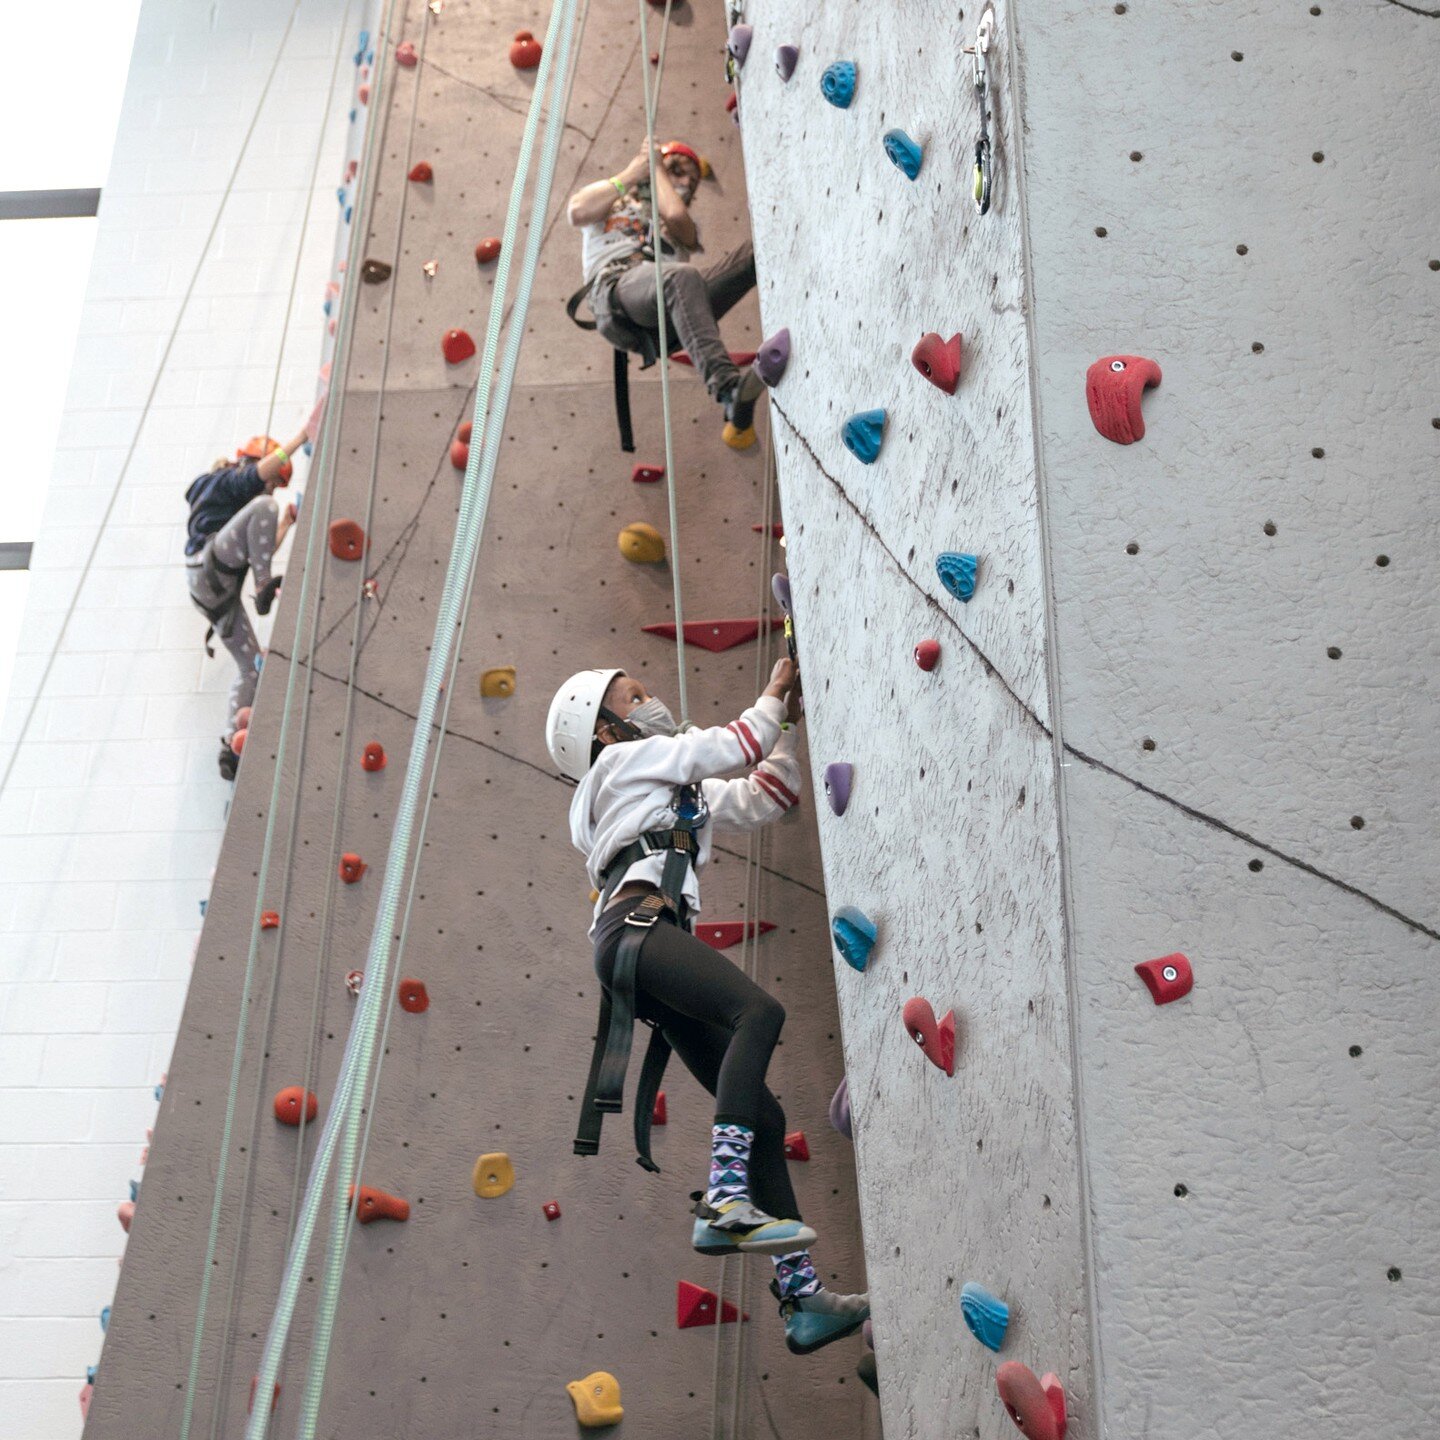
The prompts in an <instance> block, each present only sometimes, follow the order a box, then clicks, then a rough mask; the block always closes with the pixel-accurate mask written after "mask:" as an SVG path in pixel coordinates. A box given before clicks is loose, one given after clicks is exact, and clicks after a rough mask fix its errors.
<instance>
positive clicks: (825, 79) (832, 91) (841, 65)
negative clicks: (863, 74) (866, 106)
mask: <svg viewBox="0 0 1440 1440" xmlns="http://www.w3.org/2000/svg"><path fill="white" fill-rule="evenodd" d="M820 90H821V93H822V94H823V95H824V96H825V98H826V99H827V100H828V101H829V102H830V103H831V104H832V105H834V106H835V107H836V109H838V110H848V109H849V108H850V102H851V101H852V100H853V99H854V98H855V62H854V61H853V60H836V61H835V62H834V64H832V65H827V66H826V67H825V73H824V74H823V75H821V77H820Z"/></svg>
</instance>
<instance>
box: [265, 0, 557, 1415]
mask: <svg viewBox="0 0 1440 1440" xmlns="http://www.w3.org/2000/svg"><path fill="white" fill-rule="evenodd" d="M575 3H576V0H558V3H557V5H556V7H555V9H554V10H553V11H552V14H551V17H550V26H549V31H548V33H547V37H546V44H545V46H544V48H543V51H542V60H541V65H540V69H539V73H538V75H537V83H536V89H535V94H534V97H533V100H532V104H531V109H530V112H529V115H528V117H527V122H526V130H525V136H524V139H523V140H522V143H521V151H520V160H519V163H518V165H517V171H516V180H515V185H514V188H513V189H512V195H511V203H510V208H509V211H508V212H507V216H506V226H505V238H504V241H503V242H502V249H501V260H502V263H501V268H500V270H499V272H497V276H496V284H495V293H494V295H493V297H492V305H491V313H490V324H489V330H488V334H487V340H486V348H485V358H484V361H483V362H482V369H481V380H480V384H479V387H478V389H477V396H476V406H475V414H476V426H477V428H480V429H481V431H482V433H483V434H484V438H485V445H484V450H483V458H482V454H481V452H480V448H479V447H478V446H474V445H472V448H471V454H470V463H469V465H468V466H467V470H466V477H465V486H464V491H463V493H462V499H461V506H460V517H459V520H458V521H457V525H456V531H455V535H454V540H453V543H452V549H451V556H450V563H449V566H448V567H447V571H446V580H445V587H444V592H443V594H442V597H441V601H440V609H439V614H438V616H437V620H436V627H435V640H434V643H433V645H432V647H431V652H430V659H429V661H428V663H427V667H426V674H425V681H424V684H423V686H422V690H421V696H420V705H419V712H418V714H417V717H416V724H415V730H414V734H413V737H412V742H411V750H410V756H409V759H408V761H407V765H406V772H405V781H404V789H403V792H402V796H401V799H400V804H399V806H398V808H397V814H396V820H395V826H394V830H393V832H392V843H391V849H390V853H389V855H388V857H387V860H386V865H385V874H384V879H383V882H382V890H381V896H380V901H379V905H378V914H377V920H376V925H375V929H374V932H373V934H372V937H371V942H370V949H369V954H368V956H367V963H366V972H365V973H366V983H365V986H364V988H363V990H362V992H361V1005H360V1008H359V1010H358V1011H357V1014H356V1017H355V1020H354V1022H353V1024H352V1027H351V1031H350V1035H349V1038H348V1040H347V1044H346V1050H345V1055H344V1057H343V1059H342V1064H341V1075H340V1079H339V1082H338V1084H337V1087H336V1091H335V1095H334V1099H333V1101H332V1105H331V1109H330V1113H329V1115H328V1116H327V1119H326V1124H325V1127H324V1130H323V1132H322V1135H321V1138H320V1141H319V1144H318V1147H317V1153H316V1157H315V1161H314V1163H313V1166H312V1169H311V1173H310V1178H309V1182H308V1184H307V1188H306V1195H305V1202H304V1205H303V1207H302V1213H301V1218H300V1222H299V1225H298V1227H297V1230H296V1234H295V1238H294V1241H293V1243H292V1245H291V1251H290V1255H289V1258H288V1260H287V1263H286V1269H285V1274H284V1277H283V1279H282V1284H281V1291H280V1296H279V1301H278V1303H277V1307H276V1311H275V1316H274V1318H273V1319H272V1322H271V1326H270V1331H269V1334H268V1336H267V1339H266V1344H265V1352H264V1356H263V1358H262V1362H261V1370H260V1375H259V1378H258V1381H257V1393H259V1394H261V1395H266V1394H269V1393H271V1390H272V1387H273V1385H274V1383H275V1377H276V1374H277V1373H278V1368H279V1360H280V1354H281V1351H282V1350H283V1347H284V1343H285V1339H286V1337H287V1336H288V1333H289V1328H290V1325H291V1323H292V1321H293V1318H294V1310H295V1305H296V1301H297V1299H298V1293H299V1287H300V1284H301V1279H302V1274H303V1270H304V1267H305V1261H306V1258H307V1256H308V1253H309V1250H310V1246H311V1243H312V1241H313V1238H314V1230H315V1226H316V1222H317V1219H318V1211H319V1206H320V1201H321V1199H322V1197H323V1191H324V1187H325V1184H326V1183H327V1181H328V1179H329V1172H330V1169H331V1167H332V1164H333V1163H334V1161H335V1157H336V1151H337V1149H340V1146H341V1139H342V1134H343V1138H344V1149H343V1151H342V1152H341V1170H340V1173H339V1174H338V1176H337V1211H341V1210H342V1207H343V1215H344V1222H345V1223H344V1224H343V1225H340V1226H339V1227H338V1235H339V1236H340V1237H341V1243H340V1244H339V1246H338V1247H337V1246H335V1245H334V1244H333V1243H332V1251H331V1257H330V1264H329V1265H328V1266H327V1277H326V1279H327V1289H329V1290H330V1291H331V1299H330V1301H329V1304H328V1309H329V1317H328V1321H326V1309H327V1305H326V1302H325V1298H324V1294H323V1292H322V1310H321V1316H320V1321H321V1322H325V1323H328V1325H329V1327H330V1328H331V1329H333V1313H334V1312H333V1306H334V1302H335V1300H336V1299H338V1275H339V1273H340V1269H341V1268H343V1259H344V1247H345V1243H346V1239H345V1238H344V1237H347V1236H348V1224H349V1223H351V1218H350V1217H351V1211H350V1210H349V1207H348V1204H347V1200H348V1188H349V1181H350V1180H351V1178H352V1177H353V1174H354V1173H355V1151H356V1145H357V1138H358V1121H359V1114H360V1101H361V1096H360V1094H359V1093H357V1090H363V1086H364V1079H363V1077H365V1076H367V1075H368V1074H369V1073H370V1069H371V1063H372V1060H373V1058H374V1044H375V1035H376V1031H377V1029H378V1028H379V1020H380V1010H381V1008H382V1004H383V1003H384V1002H385V1000H386V999H387V998H388V999H390V1000H391V1001H392V1003H393V997H391V996H390V995H389V986H388V971H389V965H390V961H391V947H390V937H391V935H392V934H393V927H394V923H395V919H396V909H397V904H398V900H399V890H400V886H401V883H402V879H403V875H404V871H405V867H406V864H407V862H408V857H409V854H410V851H411V845H412V839H414V840H415V842H416V854H417V856H418V853H419V845H420V841H422V840H423V833H422V835H421V836H420V837H418V838H417V837H415V836H414V818H415V812H416V809H417V806H418V801H419V788H420V785H421V783H422V777H423V776H424V773H425V769H426V763H425V762H426V753H427V750H428V747H429V744H430V736H431V732H432V730H433V728H434V721H435V712H436V708H437V703H438V695H439V686H440V683H441V679H442V677H443V675H444V674H445V673H446V672H447V671H448V670H449V668H450V662H451V655H452V653H454V652H453V640H454V636H455V634H456V631H457V629H458V627H459V622H460V620H461V618H462V617H461V616H460V614H459V610H458V607H459V600H460V592H461V590H462V589H465V590H466V591H467V593H468V581H467V574H468V567H469V566H473V564H474V561H475V558H476V555H477V553H478V546H479V541H480V537H481V534H482V532H483V526H484V520H485V515H486V511H487V509H488V503H489V494H490V489H491V485H492V482H493V478H494V471H495V467H496V461H497V459H498V452H499V445H500V442H501V439H502V438H503V417H504V407H505V404H506V402H507V401H508V397H509V393H510V389H511V387H512V386H513V380H514V373H515V369H516V365H517V363H518V357H519V346H520V343H521V340H522V339H523V332H524V319H525V313H526V307H527V306H528V299H529V287H530V286H531V285H532V284H533V278H534V271H535V270H536V268H538V245H539V239H540V236H539V233H538V230H539V228H540V227H538V226H532V228H534V229H535V230H536V232H537V233H536V234H535V238H534V243H533V245H532V246H531V247H528V248H527V256H526V266H525V271H526V273H525V274H524V276H523V277H522V280H521V282H520V291H521V295H520V298H517V301H516V305H515V308H514V311H513V313H512V315H511V329H510V336H509V340H510V343H509V347H508V349H507V354H506V357H505V365H504V368H503V370H502V373H501V376H500V379H499V385H498V392H499V393H498V397H497V399H496V401H495V403H494V405H493V407H492V406H491V404H490V389H491V378H492V376H493V373H494V360H495V354H496V350H497V348H498V342H499V327H500V323H501V319H502V315H503V308H504V303H503V302H504V289H505V286H506V285H507V284H508V264H507V261H506V257H508V256H509V254H510V253H511V250H512V246H513V242H514V238H515V234H516V231H517V229H518V223H519V209H520V204H521V200H522V198H523V191H524V183H525V178H526V175H527V174H528V168H529V164H530V158H531V155H532V153H533V150H534V144H535V135H536V131H537V129H538V123H539V116H540V112H541V109H542V106H543V103H544V99H545V96H546V94H547V93H548V91H549V90H550V86H551V80H550V74H551V70H552V64H551V56H552V54H553V53H554V51H555V46H556V41H557V39H561V44H560V46H559V49H560V54H561V57H562V64H561V66H560V67H559V72H558V73H559V75H560V76H561V77H562V79H563V78H565V77H566V76H567V75H568V72H569V63H568V62H569V47H570V40H571V37H572V35H573V29H574V26H573V21H574V12H575ZM561 37H563V39H562V38H561ZM570 78H573V77H570ZM556 91H557V94H562V93H563V94H564V95H565V96H566V97H567V98H568V86H565V87H564V88H563V89H562V86H561V85H560V83H559V82H557V84H556ZM562 127H563V108H562V107H561V105H560V104H558V103H555V104H552V106H551V108H550V115H549V119H548V122H547V131H546V146H545V156H544V159H543V160H542V165H541V171H540V176H539V179H538V180H537V184H536V197H535V204H536V207H537V213H539V214H541V215H542V216H543V211H544V207H545V206H546V205H547V204H548V199H549V194H550V190H551V188H552V186H553V179H554V168H555V159H556V157H557V156H558V150H559V142H560V137H561V134H562ZM532 251H533V253H532ZM491 408H493V411H494V421H493V424H492V425H491V426H490V427H489V428H488V429H486V428H485V427H484V421H485V418H486V415H487V412H488V411H489V410H490V409H491ZM427 814H428V809H427ZM367 1134H368V1130H367ZM347 1172H349V1173H347ZM338 1219H339V1215H338V1214H337V1220H338ZM316 1328H317V1337H319V1336H320V1330H321V1324H320V1323H319V1322H317V1327H316ZM328 1343H329V1335H328V1333H327V1334H326V1335H325V1336H324V1337H323V1345H324V1347H325V1348H322V1347H321V1342H320V1339H319V1338H317V1350H318V1352H319V1353H318V1358H317V1361H316V1363H315V1365H314V1366H313V1367H312V1375H315V1374H318V1376H319V1379H320V1381H321V1382H322V1383H323V1375H324V1365H325V1354H326V1348H328ZM318 1401H319V1390H318V1386H317V1385H315V1384H312V1383H311V1382H307V1389H306V1397H305V1405H304V1411H303V1413H302V1417H301V1425H300V1431H299V1433H300V1434H301V1435H302V1436H307V1437H308V1436H311V1435H313V1433H314V1426H315V1423H316V1420H317V1418H318ZM267 1424H268V1407H266V1406H265V1405H263V1404H262V1405H260V1406H258V1407H256V1411H255V1413H253V1414H252V1416H251V1419H250V1423H249V1425H248V1426H247V1430H246V1435H247V1440H261V1437H263V1435H264V1433H265V1429H266V1426H267Z"/></svg>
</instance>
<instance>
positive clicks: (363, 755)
mask: <svg viewBox="0 0 1440 1440" xmlns="http://www.w3.org/2000/svg"><path fill="white" fill-rule="evenodd" d="M360 768H361V769H362V770H383V769H384V768H385V747H384V746H383V745H382V744H381V743H380V742H379V741H378V740H372V741H370V743H369V744H368V745H366V747H365V748H364V750H362V751H361V752H360Z"/></svg>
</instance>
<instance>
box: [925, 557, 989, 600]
mask: <svg viewBox="0 0 1440 1440" xmlns="http://www.w3.org/2000/svg"><path fill="white" fill-rule="evenodd" d="M979 563H980V561H979V558H978V557H977V556H975V555H960V554H957V553H956V552H955V551H953V550H947V551H946V552H945V553H944V554H943V555H941V556H939V557H938V558H937V559H936V561H935V569H936V572H937V573H938V574H939V576H940V583H941V584H942V585H943V586H944V587H945V588H946V589H947V590H948V591H949V592H950V593H951V594H952V595H953V596H954V597H955V598H956V599H957V600H962V601H965V600H969V599H970V597H971V596H972V595H973V594H974V593H975V567H976V566H977V565H979Z"/></svg>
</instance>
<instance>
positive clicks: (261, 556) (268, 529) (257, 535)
mask: <svg viewBox="0 0 1440 1440" xmlns="http://www.w3.org/2000/svg"><path fill="white" fill-rule="evenodd" d="M279 520H280V506H279V503H278V502H277V501H276V499H275V497H274V496H273V495H257V496H256V497H255V498H254V499H253V500H252V501H251V502H250V503H249V504H248V505H247V506H246V507H245V508H244V509H243V510H241V511H240V512H239V513H238V514H236V515H233V516H232V517H231V518H230V520H229V521H228V522H227V523H226V524H225V525H224V526H223V527H222V528H221V529H220V530H218V531H217V532H216V534H215V537H214V539H213V540H212V541H211V543H212V544H213V545H214V547H215V558H216V559H217V560H219V561H220V563H221V564H222V565H228V566H229V567H230V568H231V569H232V570H239V569H242V568H243V567H244V566H246V565H248V566H249V567H250V572H251V574H253V575H254V577H255V588H256V589H257V590H263V589H264V588H265V586H267V585H268V584H269V583H270V562H271V561H272V560H273V559H274V558H275V529H276V526H277V525H278V523H279Z"/></svg>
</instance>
